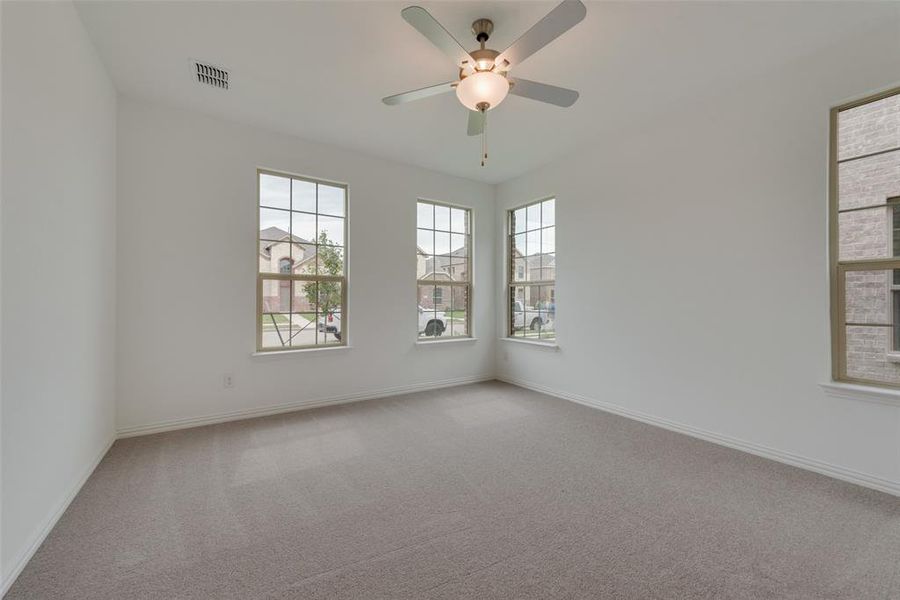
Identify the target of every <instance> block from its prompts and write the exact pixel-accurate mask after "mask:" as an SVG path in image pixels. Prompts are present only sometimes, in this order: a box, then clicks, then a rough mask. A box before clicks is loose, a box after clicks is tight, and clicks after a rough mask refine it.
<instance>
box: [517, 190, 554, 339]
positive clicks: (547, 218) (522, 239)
mask: <svg viewBox="0 0 900 600" xmlns="http://www.w3.org/2000/svg"><path fill="white" fill-rule="evenodd" d="M507 223H508V232H507V255H508V257H509V265H508V267H507V273H508V285H507V296H508V298H507V300H508V302H507V305H508V307H509V310H508V313H507V335H508V336H509V337H510V338H514V339H522V340H531V341H536V342H553V341H555V340H556V200H555V199H554V198H547V199H545V200H539V201H537V202H532V203H531V204H526V205H525V206H521V207H519V208H514V209H512V210H510V211H509V214H508V218H507Z"/></svg>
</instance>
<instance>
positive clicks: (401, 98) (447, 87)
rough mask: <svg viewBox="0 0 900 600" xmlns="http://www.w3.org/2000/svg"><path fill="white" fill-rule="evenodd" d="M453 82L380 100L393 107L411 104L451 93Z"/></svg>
mask: <svg viewBox="0 0 900 600" xmlns="http://www.w3.org/2000/svg"><path fill="white" fill-rule="evenodd" d="M454 83H456V82H455V81H448V82H446V83H439V84H437V85H430V86H428V87H425V88H421V89H418V90H410V91H408V92H403V93H402V94H395V95H393V96H388V97H387V98H382V99H381V101H382V102H384V103H385V104H387V105H388V106H394V105H395V104H403V103H404V102H412V101H413V100H421V99H422V98H428V97H429V96H437V95H438V94H444V93H447V92H452V91H453V84H454Z"/></svg>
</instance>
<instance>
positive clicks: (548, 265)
mask: <svg viewBox="0 0 900 600" xmlns="http://www.w3.org/2000/svg"><path fill="white" fill-rule="evenodd" d="M538 278H540V280H541V281H555V280H556V255H555V254H544V255H543V256H541V271H540V273H539V274H538Z"/></svg>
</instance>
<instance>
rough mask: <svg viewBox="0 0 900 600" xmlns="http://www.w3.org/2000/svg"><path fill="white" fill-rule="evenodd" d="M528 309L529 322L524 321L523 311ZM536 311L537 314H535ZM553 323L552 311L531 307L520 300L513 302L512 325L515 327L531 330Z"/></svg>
mask: <svg viewBox="0 0 900 600" xmlns="http://www.w3.org/2000/svg"><path fill="white" fill-rule="evenodd" d="M526 310H527V311H528V318H529V322H528V323H525V311H526ZM535 313H537V314H535ZM552 323H553V311H552V310H547V309H546V308H540V309H538V308H533V307H529V306H525V305H524V304H522V302H521V301H520V300H516V301H514V302H513V327H514V328H516V329H525V327H526V326H527V327H528V329H531V330H532V331H534V330H536V329H538V328H541V327H545V326H547V325H550V324H552Z"/></svg>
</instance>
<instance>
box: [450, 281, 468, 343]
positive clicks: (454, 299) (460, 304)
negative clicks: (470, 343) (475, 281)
mask: <svg viewBox="0 0 900 600" xmlns="http://www.w3.org/2000/svg"><path fill="white" fill-rule="evenodd" d="M468 309H469V286H463V285H457V286H453V289H452V291H451V299H450V312H449V313H448V314H447V321H448V329H449V333H448V334H449V335H450V336H467V335H469V326H468V318H467V315H468Z"/></svg>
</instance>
